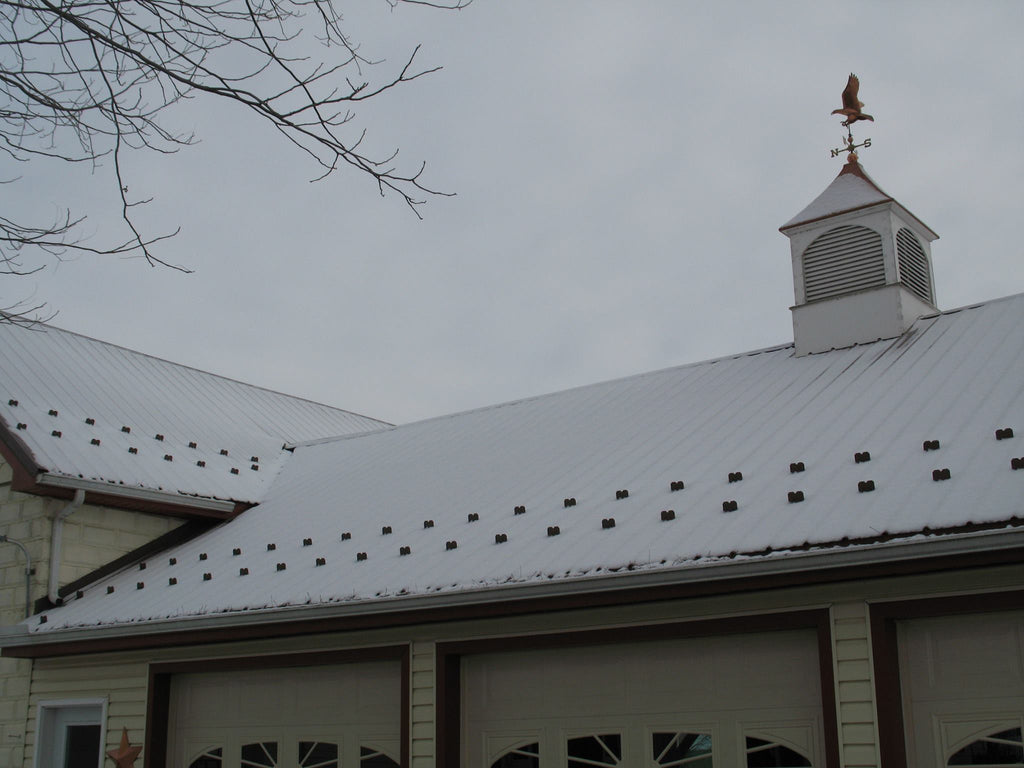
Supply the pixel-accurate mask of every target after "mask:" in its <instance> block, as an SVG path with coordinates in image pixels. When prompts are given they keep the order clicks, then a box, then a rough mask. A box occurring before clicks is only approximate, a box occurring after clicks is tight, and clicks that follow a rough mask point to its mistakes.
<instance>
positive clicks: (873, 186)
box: [779, 155, 938, 239]
mask: <svg viewBox="0 0 1024 768" xmlns="http://www.w3.org/2000/svg"><path fill="white" fill-rule="evenodd" d="M879 203H896V205H900V203H899V202H898V201H897V200H896V198H894V197H893V196H892V195H890V194H888V193H887V192H886V191H885V190H883V189H882V188H881V187H880V186H878V184H877V183H875V180H874V179H872V178H871V177H870V176H868V173H867V171H865V170H864V168H863V167H861V165H860V163H859V162H858V161H857V156H856V155H851V156H850V159H849V160H848V161H847V162H846V163H845V164H844V165H843V168H842V170H841V171H839V175H838V176H836V177H835V179H833V181H832V183H831V184H829V185H828V186H827V187H825V190H824V191H823V192H822V193H821V194H820V195H818V196H817V197H816V198H814V200H812V201H811V202H810V203H809V204H808V205H807V206H806V207H805V208H804V209H803V210H802V211H800V213H798V214H797V215H796V216H794V217H793V218H791V219H790V220H789V221H787V222H786V223H785V224H783V225H782V226H781V227H779V231H780V232H785V231H786V230H787V229H791V228H793V227H797V226H800V225H801V224H810V223H811V222H815V221H819V220H821V219H827V218H829V217H832V216H839V215H841V214H844V213H850V212H851V211H857V210H860V209H862V208H869V207H871V206H873V205H878V204H879ZM900 207H901V208H903V206H902V205H900ZM903 210H904V211H905V212H906V213H907V214H908V215H909V216H911V217H912V218H913V219H914V221H915V222H917V223H918V224H920V225H921V226H922V227H923V228H924V229H925V230H926V231H927V232H928V234H930V235H931V236H932V239H935V238H937V237H938V235H937V234H935V232H933V231H932V229H931V227H929V226H928V225H927V224H925V223H924V222H923V221H921V220H920V219H918V218H917V217H916V216H914V215H913V214H912V213H910V212H909V211H906V209H905V208H904V209H903Z"/></svg>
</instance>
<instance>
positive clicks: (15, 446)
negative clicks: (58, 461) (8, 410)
mask: <svg viewBox="0 0 1024 768" xmlns="http://www.w3.org/2000/svg"><path fill="white" fill-rule="evenodd" d="M0 456H3V457H4V461H6V462H7V463H8V464H9V465H10V466H11V470H12V471H13V473H14V478H13V481H12V483H11V487H12V488H13V489H14V490H15V491H22V492H23V493H27V491H25V490H24V489H25V488H28V487H31V486H33V485H35V477H36V475H38V474H39V473H40V472H45V471H46V470H45V469H44V468H43V467H40V466H39V465H38V464H36V460H35V457H34V456H33V455H32V451H31V450H30V449H29V447H28V445H26V444H25V441H24V440H22V439H21V438H20V437H18V435H17V434H15V433H14V432H12V431H11V428H10V425H8V423H7V422H6V421H5V420H4V419H3V417H2V416H0Z"/></svg>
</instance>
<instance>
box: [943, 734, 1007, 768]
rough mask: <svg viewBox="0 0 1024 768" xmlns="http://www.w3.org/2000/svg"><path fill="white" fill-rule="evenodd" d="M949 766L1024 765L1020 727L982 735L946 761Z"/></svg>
mask: <svg viewBox="0 0 1024 768" xmlns="http://www.w3.org/2000/svg"><path fill="white" fill-rule="evenodd" d="M946 765H949V766H954V765H956V766H963V765H970V766H980V765H985V766H1000V767H1002V766H1015V765H1024V744H1022V739H1021V729H1020V728H1011V729H1009V730H1006V731H1000V732H998V733H993V734H991V735H989V736H983V737H982V738H980V739H977V740H976V741H973V742H971V743H970V744H968V745H967V746H966V747H964V748H963V749H961V750H959V751H957V752H956V754H954V755H953V756H952V757H951V758H949V762H948V763H946Z"/></svg>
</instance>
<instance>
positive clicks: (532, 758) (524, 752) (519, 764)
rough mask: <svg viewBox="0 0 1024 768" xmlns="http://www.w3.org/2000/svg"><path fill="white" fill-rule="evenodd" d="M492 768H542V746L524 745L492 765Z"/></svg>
mask: <svg viewBox="0 0 1024 768" xmlns="http://www.w3.org/2000/svg"><path fill="white" fill-rule="evenodd" d="M491 768H540V744H539V743H537V742H536V741H535V742H533V743H532V744H522V745H520V746H518V747H515V748H513V749H510V750H509V751H508V752H505V753H504V754H503V755H502V756H501V757H499V758H498V759H497V760H495V761H494V762H493V763H491Z"/></svg>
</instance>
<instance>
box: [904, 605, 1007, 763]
mask: <svg viewBox="0 0 1024 768" xmlns="http://www.w3.org/2000/svg"><path fill="white" fill-rule="evenodd" d="M898 627H899V648H900V685H901V691H902V697H903V718H904V724H905V728H906V737H907V758H908V761H907V763H908V765H913V766H920V768H946V766H972V765H979V766H980V765H985V766H1004V765H1018V766H1019V765H1024V739H1022V729H1024V611H1007V612H1005V613H1004V612H1000V613H988V614H969V615H961V616H945V617H941V618H933V619H915V620H913V621H905V622H900V623H899V625H898Z"/></svg>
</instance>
